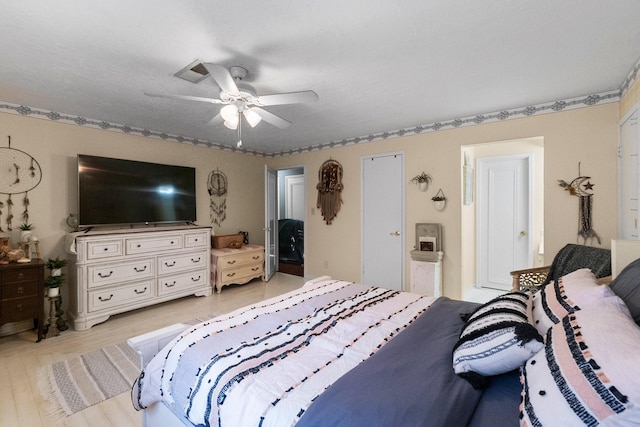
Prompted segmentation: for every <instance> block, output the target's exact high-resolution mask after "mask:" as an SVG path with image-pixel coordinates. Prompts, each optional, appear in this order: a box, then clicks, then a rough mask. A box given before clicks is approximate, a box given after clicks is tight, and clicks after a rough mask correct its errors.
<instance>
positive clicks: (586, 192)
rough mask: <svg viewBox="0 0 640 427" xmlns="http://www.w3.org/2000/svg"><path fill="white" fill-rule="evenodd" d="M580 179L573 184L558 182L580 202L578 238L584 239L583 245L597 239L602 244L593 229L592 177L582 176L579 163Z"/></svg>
mask: <svg viewBox="0 0 640 427" xmlns="http://www.w3.org/2000/svg"><path fill="white" fill-rule="evenodd" d="M578 175H579V176H578V177H577V178H575V179H574V180H573V181H571V182H566V181H564V180H562V179H559V180H558V184H559V185H560V187H562V188H564V189H565V190H566V191H568V192H569V194H571V195H572V196H577V197H578V199H579V200H580V207H579V211H578V236H580V237H582V239H583V244H585V245H586V244H587V241H588V240H593V239H596V240H597V241H598V244H600V243H601V242H600V236H598V233H596V231H595V230H594V229H593V225H592V216H591V211H592V209H593V193H592V191H593V186H594V184H592V183H591V181H589V180H590V179H591V177H590V176H582V175H580V163H578Z"/></svg>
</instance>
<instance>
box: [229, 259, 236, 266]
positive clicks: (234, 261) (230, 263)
mask: <svg viewBox="0 0 640 427" xmlns="http://www.w3.org/2000/svg"><path fill="white" fill-rule="evenodd" d="M235 263H236V260H235V259H232V260H231V261H227V264H229V265H233V264H235Z"/></svg>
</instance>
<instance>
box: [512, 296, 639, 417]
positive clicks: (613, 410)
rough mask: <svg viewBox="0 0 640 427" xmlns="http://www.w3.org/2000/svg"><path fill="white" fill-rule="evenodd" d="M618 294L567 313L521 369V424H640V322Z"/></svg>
mask: <svg viewBox="0 0 640 427" xmlns="http://www.w3.org/2000/svg"><path fill="white" fill-rule="evenodd" d="M618 300H619V298H618V297H616V296H613V297H608V298H605V299H603V300H602V301H601V302H600V305H599V306H598V307H593V308H587V309H583V310H580V311H576V312H575V313H571V314H569V315H568V316H565V317H564V318H563V319H562V320H561V321H560V322H559V323H557V324H555V325H554V326H553V327H551V329H549V331H548V332H547V336H546V343H545V349H544V350H543V351H541V352H539V353H538V354H536V355H535V356H534V357H532V358H531V359H530V360H529V361H528V362H527V363H526V364H525V366H524V367H523V368H522V369H521V382H522V384H523V398H522V404H521V406H520V411H521V412H520V417H521V423H520V425H521V426H545V427H554V426H563V427H564V426H579V425H587V426H596V425H607V426H614V425H615V426H626V425H629V426H632V425H639V424H640V379H639V378H640V327H638V325H636V324H635V323H634V322H633V319H632V318H631V316H630V315H629V314H628V313H625V312H624V311H623V310H620V302H621V300H620V301H618Z"/></svg>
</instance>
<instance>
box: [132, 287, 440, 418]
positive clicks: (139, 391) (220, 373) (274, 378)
mask: <svg viewBox="0 0 640 427" xmlns="http://www.w3.org/2000/svg"><path fill="white" fill-rule="evenodd" d="M432 302H433V298H431V297H424V296H420V295H415V294H410V293H406V292H397V291H390V290H387V289H383V288H377V287H370V286H364V285H361V284H356V283H352V282H344V281H336V280H330V279H327V280H323V281H318V282H316V283H313V284H307V285H305V286H303V287H302V288H300V289H298V290H295V291H292V292H289V293H287V294H284V295H281V296H279V297H275V298H272V299H269V300H266V301H263V302H261V303H259V304H256V305H253V306H249V307H245V308H242V309H239V310H236V311H234V312H232V313H230V314H228V315H223V316H220V317H216V318H214V319H211V320H208V321H206V322H203V323H201V324H199V325H196V326H194V327H192V328H189V329H188V330H187V331H185V332H184V333H182V334H181V335H179V336H178V337H176V338H175V339H174V340H173V342H172V343H170V344H169V345H168V346H167V347H165V348H164V349H163V350H162V351H160V353H159V354H158V355H156V357H155V358H154V359H153V360H152V361H151V362H150V363H149V364H148V365H147V367H146V368H145V369H144V371H143V372H142V373H141V375H140V376H139V378H138V379H137V380H136V382H135V384H134V385H133V389H132V401H133V404H134V406H135V407H136V408H137V409H142V408H145V407H147V406H149V405H151V404H153V403H155V402H159V401H164V402H165V404H167V405H168V406H169V407H170V408H172V410H173V411H174V412H177V413H179V414H181V415H183V416H185V417H186V418H187V419H189V420H190V421H191V422H192V423H194V424H196V425H206V426H222V427H225V426H233V427H241V426H257V425H261V426H265V427H266V426H278V427H282V426H290V425H294V424H295V423H296V422H297V420H298V419H299V418H300V417H301V416H302V414H303V413H304V411H305V410H306V409H307V408H308V407H309V406H310V405H311V403H312V402H313V400H314V399H315V398H316V397H317V396H318V395H320V393H322V392H323V391H324V390H325V389H326V388H327V387H329V386H330V385H331V384H332V383H333V382H334V381H336V380H337V379H338V378H340V377H341V376H342V375H343V374H345V373H346V372H348V371H349V370H350V369H352V368H353V367H354V366H356V365H357V364H359V363H360V362H362V361H363V360H365V359H367V358H368V357H369V356H370V355H372V354H374V353H375V352H376V351H377V350H378V349H379V348H380V347H382V346H383V345H384V344H385V343H386V342H388V341H389V340H390V339H391V338H393V337H394V336H396V335H397V334H398V333H399V332H400V331H402V330H403V329H404V328H405V327H406V326H408V325H409V324H411V323H412V322H413V321H414V320H415V319H416V318H417V317H418V316H420V314H422V313H423V312H424V311H425V310H426V309H427V308H428V307H429V306H430V304H431V303H432Z"/></svg>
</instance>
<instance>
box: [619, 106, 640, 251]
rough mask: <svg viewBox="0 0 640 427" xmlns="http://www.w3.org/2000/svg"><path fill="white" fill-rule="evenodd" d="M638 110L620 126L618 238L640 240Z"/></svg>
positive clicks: (639, 132)
mask: <svg viewBox="0 0 640 427" xmlns="http://www.w3.org/2000/svg"><path fill="white" fill-rule="evenodd" d="M639 134H640V131H639V130H638V110H634V111H633V112H632V113H631V114H630V115H628V116H627V117H625V118H624V119H623V121H622V124H621V125H620V150H619V159H618V165H619V168H618V174H619V177H618V179H619V184H618V199H619V207H620V219H619V222H618V227H619V230H620V231H619V233H618V236H619V237H620V238H621V239H625V240H638V208H639V207H640V206H639V205H638V187H639V185H638V142H639V141H640V137H639Z"/></svg>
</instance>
